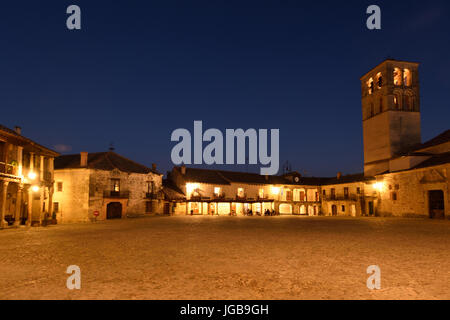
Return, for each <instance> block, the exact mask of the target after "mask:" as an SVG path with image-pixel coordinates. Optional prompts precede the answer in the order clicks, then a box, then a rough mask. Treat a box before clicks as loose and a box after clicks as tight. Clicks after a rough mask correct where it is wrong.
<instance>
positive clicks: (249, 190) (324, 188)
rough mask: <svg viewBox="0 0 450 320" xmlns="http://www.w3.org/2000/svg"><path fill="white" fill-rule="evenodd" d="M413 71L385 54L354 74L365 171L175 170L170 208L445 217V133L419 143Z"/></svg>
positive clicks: (449, 153)
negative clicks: (311, 174)
mask: <svg viewBox="0 0 450 320" xmlns="http://www.w3.org/2000/svg"><path fill="white" fill-rule="evenodd" d="M418 69H419V64H418V63H415V62H407V61H397V60H390V59H389V60H386V61H383V62H382V63H381V64H379V65H378V66H376V67H375V68H373V69H372V70H370V71H369V72H368V73H366V74H365V75H364V76H363V77H362V78H361V85H362V126H363V140H364V173H361V174H355V175H347V176H343V175H342V174H340V173H338V174H337V176H336V177H333V178H306V177H302V176H301V175H299V174H298V173H296V172H294V173H290V174H287V175H283V176H271V177H264V176H260V175H257V174H249V173H243V172H229V171H219V170H202V169H192V168H185V167H175V168H174V169H173V170H172V171H171V172H170V174H169V176H168V182H167V190H171V191H170V195H169V196H167V199H169V200H170V201H171V202H172V204H171V208H172V209H171V210H172V212H175V213H178V214H190V213H191V212H192V213H193V214H217V213H218V214H230V213H231V214H243V212H246V211H247V210H248V209H251V210H252V211H253V212H262V211H264V210H266V209H271V210H272V209H273V210H275V211H277V212H279V213H281V214H308V215H316V214H323V215H348V216H361V215H368V216H407V217H430V218H444V217H448V218H450V202H449V201H450V179H449V175H450V130H449V131H446V132H444V133H442V134H441V135H439V136H438V137H436V138H434V139H431V140H430V141H428V142H426V143H423V144H422V143H421V142H422V139H421V120H420V110H421V106H420V83H419V70H418Z"/></svg>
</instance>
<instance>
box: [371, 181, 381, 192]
mask: <svg viewBox="0 0 450 320" xmlns="http://www.w3.org/2000/svg"><path fill="white" fill-rule="evenodd" d="M373 188H374V189H375V190H377V191H382V190H383V183H381V182H376V183H374V184H373Z"/></svg>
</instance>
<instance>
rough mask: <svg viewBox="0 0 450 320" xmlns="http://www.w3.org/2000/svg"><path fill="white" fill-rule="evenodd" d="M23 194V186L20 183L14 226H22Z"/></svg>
mask: <svg viewBox="0 0 450 320" xmlns="http://www.w3.org/2000/svg"><path fill="white" fill-rule="evenodd" d="M22 195H23V186H22V185H19V186H18V187H17V198H16V212H15V217H14V218H15V220H14V226H16V227H18V226H20V212H21V211H22Z"/></svg>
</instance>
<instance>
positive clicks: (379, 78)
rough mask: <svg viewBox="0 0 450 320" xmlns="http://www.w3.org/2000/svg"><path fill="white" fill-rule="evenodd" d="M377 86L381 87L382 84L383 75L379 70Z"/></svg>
mask: <svg viewBox="0 0 450 320" xmlns="http://www.w3.org/2000/svg"><path fill="white" fill-rule="evenodd" d="M377 86H378V89H381V87H382V86H383V75H382V74H381V72H378V74H377Z"/></svg>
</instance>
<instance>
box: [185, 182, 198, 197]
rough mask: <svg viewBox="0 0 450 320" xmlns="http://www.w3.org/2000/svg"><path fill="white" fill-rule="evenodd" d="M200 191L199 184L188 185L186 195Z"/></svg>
mask: <svg viewBox="0 0 450 320" xmlns="http://www.w3.org/2000/svg"><path fill="white" fill-rule="evenodd" d="M195 189H198V183H186V193H188V194H191V193H192V192H194V191H195Z"/></svg>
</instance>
